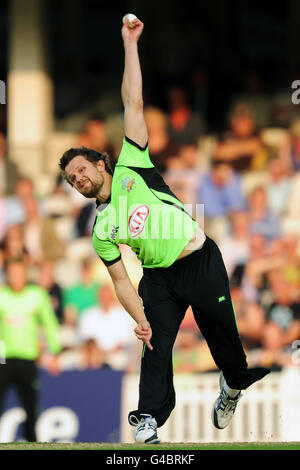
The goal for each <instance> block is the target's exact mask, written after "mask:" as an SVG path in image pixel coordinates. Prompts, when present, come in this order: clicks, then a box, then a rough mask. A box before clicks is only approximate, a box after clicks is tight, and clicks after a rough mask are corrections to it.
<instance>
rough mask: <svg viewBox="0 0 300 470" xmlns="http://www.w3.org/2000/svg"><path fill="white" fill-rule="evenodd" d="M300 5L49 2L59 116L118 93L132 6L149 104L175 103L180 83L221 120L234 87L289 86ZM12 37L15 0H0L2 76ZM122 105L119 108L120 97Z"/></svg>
mask: <svg viewBox="0 0 300 470" xmlns="http://www.w3.org/2000/svg"><path fill="white" fill-rule="evenodd" d="M25 4H26V1H25V0H24V5H25ZM299 4H300V2H298V1H297V0H286V1H284V0H278V1H274V0H273V1H267V0H264V1H259V0H251V1H250V0H242V1H238V0H210V1H197V2H193V1H189V0H187V1H184V2H177V1H171V0H164V1H159V0H152V1H121V0H114V2H109V1H99V0H73V1H72V0H45V20H46V22H45V25H46V32H47V37H48V51H49V64H50V72H51V75H52V77H53V80H54V85H55V113H56V116H57V117H58V118H64V117H66V116H68V115H70V114H71V113H73V112H74V111H80V110H83V109H86V108H88V107H89V106H90V105H91V104H92V103H93V102H95V101H96V100H101V98H102V97H104V96H107V94H114V93H115V94H117V93H119V90H120V84H121V78H122V67H123V49H122V41H121V34H120V28H121V19H122V16H123V15H124V14H125V13H127V12H132V13H135V14H136V15H137V16H138V17H140V18H141V19H142V21H143V22H144V24H145V29H144V33H143V36H142V38H141V41H140V52H141V62H142V69H143V75H144V98H145V104H155V105H158V106H160V107H161V108H163V109H167V107H168V100H167V89H168V87H169V86H170V84H173V83H180V84H182V85H184V87H185V88H186V90H187V91H188V92H189V91H190V92H191V93H194V92H195V90H198V91H200V95H201V93H202V94H203V95H205V100H206V102H205V109H206V121H207V124H208V126H209V128H212V129H215V128H216V129H218V128H221V127H222V126H224V121H225V119H226V112H227V109H228V105H229V103H230V101H231V99H232V97H233V96H234V95H235V94H238V93H244V92H251V89H253V88H256V90H259V91H260V92H263V93H265V94H267V95H268V94H273V93H275V92H277V91H280V90H282V89H288V88H290V85H291V82H292V80H293V79H294V78H297V75H299V69H300V67H299V63H300V59H299V54H297V52H298V51H299V42H298V40H297V39H299V33H297V31H298V30H299V27H298V24H299V22H300V20H299V18H300V16H299V15H297V13H299V12H300V6H299ZM8 36H9V1H8V0H1V2H0V43H1V55H0V78H1V79H4V80H5V79H6V75H7V69H8V45H9V44H8V43H9V40H8ZM297 49H298V51H297ZM298 78H299V77H298ZM192 105H193V103H192ZM115 106H116V108H119V109H121V100H120V102H119V104H118V101H116V105H115ZM117 110H118V109H110V112H111V111H117ZM2 120H3V118H2ZM2 124H3V123H2Z"/></svg>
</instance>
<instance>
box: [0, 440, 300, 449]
mask: <svg viewBox="0 0 300 470" xmlns="http://www.w3.org/2000/svg"><path fill="white" fill-rule="evenodd" d="M0 450H111V451H118V450H128V451H130V450H146V451H147V450H152V451H153V450H167V451H170V450H177V451H178V450H194V451H198V450H300V442H278V443H277V442H272V443H269V444H268V443H265V442H242V443H230V444H229V443H225V442H223V443H217V444H212V443H208V444H195V443H163V444H156V445H144V444H141V445H137V444H107V443H101V442H99V443H97V442H91V443H89V442H77V443H72V444H64V443H56V442H50V443H38V442H37V443H27V442H12V443H5V444H0Z"/></svg>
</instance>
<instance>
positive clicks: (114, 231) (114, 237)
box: [110, 225, 119, 240]
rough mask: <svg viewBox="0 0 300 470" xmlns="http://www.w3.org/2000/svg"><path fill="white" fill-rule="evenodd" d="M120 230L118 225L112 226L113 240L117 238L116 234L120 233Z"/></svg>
mask: <svg viewBox="0 0 300 470" xmlns="http://www.w3.org/2000/svg"><path fill="white" fill-rule="evenodd" d="M118 230H119V226H118V227H116V226H115V225H114V226H113V228H112V231H111V234H110V238H112V239H113V240H115V239H116V236H117V233H118Z"/></svg>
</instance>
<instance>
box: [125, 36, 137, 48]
mask: <svg viewBox="0 0 300 470" xmlns="http://www.w3.org/2000/svg"><path fill="white" fill-rule="evenodd" d="M123 43H124V48H125V49H136V48H137V44H138V38H123Z"/></svg>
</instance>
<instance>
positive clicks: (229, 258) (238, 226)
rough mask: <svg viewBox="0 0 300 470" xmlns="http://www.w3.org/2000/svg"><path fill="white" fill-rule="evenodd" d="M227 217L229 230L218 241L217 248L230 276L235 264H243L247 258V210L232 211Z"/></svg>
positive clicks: (248, 246) (248, 241) (248, 250)
mask: <svg viewBox="0 0 300 470" xmlns="http://www.w3.org/2000/svg"><path fill="white" fill-rule="evenodd" d="M229 217H230V222H231V231H230V234H229V235H228V236H226V237H225V238H223V239H222V240H221V241H220V244H219V248H220V250H221V253H222V256H223V260H224V263H225V266H226V269H227V272H228V275H229V277H230V276H231V274H232V272H233V270H234V268H235V267H236V266H238V265H244V264H245V263H246V262H247V260H248V259H249V252H250V249H249V248H250V236H249V216H248V213H247V212H243V211H236V212H232V213H231V215H230V216H229Z"/></svg>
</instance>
